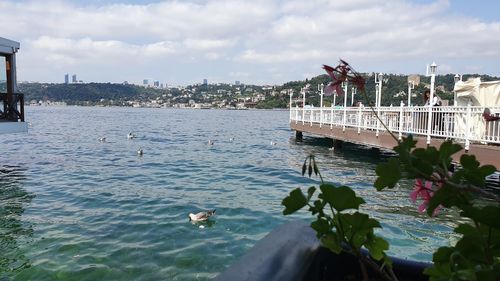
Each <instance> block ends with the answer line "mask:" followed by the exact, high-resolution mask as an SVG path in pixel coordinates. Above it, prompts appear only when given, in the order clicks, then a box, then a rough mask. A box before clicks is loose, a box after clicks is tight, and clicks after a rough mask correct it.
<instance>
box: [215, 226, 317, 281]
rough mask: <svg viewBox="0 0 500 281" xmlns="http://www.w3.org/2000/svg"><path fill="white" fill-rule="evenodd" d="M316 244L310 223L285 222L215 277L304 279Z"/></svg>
mask: <svg viewBox="0 0 500 281" xmlns="http://www.w3.org/2000/svg"><path fill="white" fill-rule="evenodd" d="M318 248H319V242H318V239H316V234H315V232H314V230H313V229H312V228H311V227H310V226H309V224H307V223H305V222H302V221H296V222H291V223H287V224H284V225H282V226H280V227H278V228H277V229H275V230H273V231H272V232H271V233H269V234H268V235H267V236H266V237H264V238H262V239H261V240H260V241H259V242H258V243H257V244H256V245H255V246H254V247H253V248H252V249H251V250H250V252H249V253H248V254H246V255H245V256H243V257H242V258H240V259H239V260H238V261H237V262H236V263H234V264H233V265H231V267H229V268H228V269H227V270H226V271H225V272H222V273H221V274H220V275H219V276H217V277H216V278H215V279H213V280H216V281H234V280H241V281H270V280H283V281H285V280H286V281H293V280H303V278H304V276H305V274H306V273H307V271H308V269H309V267H310V265H311V263H312V261H313V260H314V257H315V256H316V253H317V250H318Z"/></svg>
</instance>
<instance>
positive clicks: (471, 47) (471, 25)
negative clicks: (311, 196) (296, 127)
mask: <svg viewBox="0 0 500 281" xmlns="http://www.w3.org/2000/svg"><path fill="white" fill-rule="evenodd" d="M477 2H479V1H476V3H475V2H474V1H463V0H459V1H458V0H449V1H447V0H435V1H431V0H413V1H409V0H350V1H347V0H345V1H338V0H309V1H303V0H254V1H243V0H183V1H180V0H178V1H170V0H167V1H132V0H129V1H120V0H88V1H65V0H47V1H34V0H32V1H26V0H23V1H19V0H17V1H16V0H2V1H0V10H2V11H9V12H6V13H3V14H2V17H0V26H2V30H1V32H0V36H1V37H6V38H9V39H13V40H16V41H19V42H20V43H21V49H20V51H19V54H18V72H19V73H18V77H19V80H22V81H40V82H62V81H63V78H64V74H66V73H69V74H70V75H71V74H77V76H78V79H81V80H83V81H86V82H119V83H121V82H123V81H129V82H132V83H141V82H142V80H143V79H146V78H147V79H152V80H159V81H160V82H162V83H168V84H170V85H186V84H191V83H199V82H201V81H202V80H203V79H204V78H206V79H208V80H209V82H213V83H216V82H229V83H232V82H234V81H235V80H239V81H242V82H244V83H249V84H261V85H264V84H282V83H284V82H287V81H291V80H299V79H305V78H309V77H312V76H315V75H318V74H322V73H323V72H322V70H321V65H322V64H336V62H337V61H338V59H339V58H342V59H344V60H347V61H348V62H350V63H351V65H353V66H354V67H355V68H356V69H357V70H358V71H362V72H372V71H376V72H385V73H397V74H413V73H420V74H423V72H424V71H425V66H426V64H429V63H432V62H433V61H435V62H436V63H437V64H438V72H439V73H480V74H490V75H497V76H500V67H499V65H500V17H499V16H498V11H499V10H500V5H499V4H498V3H497V1H492V0H489V1H480V4H478V3H477ZM495 13H496V14H495ZM13 23H15V24H13Z"/></svg>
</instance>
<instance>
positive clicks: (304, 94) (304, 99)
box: [301, 89, 306, 125]
mask: <svg viewBox="0 0 500 281" xmlns="http://www.w3.org/2000/svg"><path fill="white" fill-rule="evenodd" d="M301 92H302V125H304V119H306V90H304V89H301Z"/></svg>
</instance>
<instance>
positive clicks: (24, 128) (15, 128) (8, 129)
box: [0, 122, 28, 134]
mask: <svg viewBox="0 0 500 281" xmlns="http://www.w3.org/2000/svg"><path fill="white" fill-rule="evenodd" d="M27 132H28V123H26V122H0V134H12V133H27Z"/></svg>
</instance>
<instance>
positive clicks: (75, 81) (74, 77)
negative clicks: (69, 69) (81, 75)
mask: <svg viewBox="0 0 500 281" xmlns="http://www.w3.org/2000/svg"><path fill="white" fill-rule="evenodd" d="M77 82H78V80H76V74H73V76H71V83H77Z"/></svg>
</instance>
